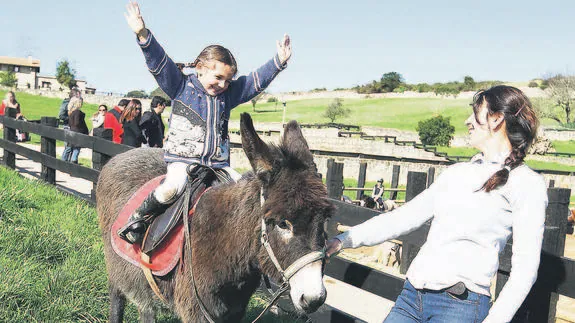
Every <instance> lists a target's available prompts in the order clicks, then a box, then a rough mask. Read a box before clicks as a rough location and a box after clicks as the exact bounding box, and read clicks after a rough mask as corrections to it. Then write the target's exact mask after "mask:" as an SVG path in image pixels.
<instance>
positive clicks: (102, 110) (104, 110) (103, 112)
mask: <svg viewBox="0 0 575 323" xmlns="http://www.w3.org/2000/svg"><path fill="white" fill-rule="evenodd" d="M98 113H99V114H105V113H106V108H105V107H104V106H100V107H99V108H98Z"/></svg>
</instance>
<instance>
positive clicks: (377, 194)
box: [371, 178, 383, 210]
mask: <svg viewBox="0 0 575 323" xmlns="http://www.w3.org/2000/svg"><path fill="white" fill-rule="evenodd" d="M382 196H383V178H380V179H378V180H377V184H375V186H374V187H373V190H372V191H371V198H372V199H373V200H374V201H375V203H377V208H378V209H380V210H381V208H382V207H383V197H382Z"/></svg>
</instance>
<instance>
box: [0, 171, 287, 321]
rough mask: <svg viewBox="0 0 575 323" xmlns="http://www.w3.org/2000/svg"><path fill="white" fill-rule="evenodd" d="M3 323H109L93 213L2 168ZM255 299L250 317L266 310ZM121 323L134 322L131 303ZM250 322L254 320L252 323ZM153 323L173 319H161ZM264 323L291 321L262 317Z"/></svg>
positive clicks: (0, 278)
mask: <svg viewBox="0 0 575 323" xmlns="http://www.w3.org/2000/svg"><path fill="white" fill-rule="evenodd" d="M0 250H2V252H1V253H0V302H1V303H2V306H0V322H107V317H108V310H109V300H108V291H107V278H106V267H105V264H104V255H103V246H102V241H101V238H100V234H99V228H98V224H97V219H96V211H95V209H94V208H93V207H91V206H89V205H88V204H86V203H84V202H81V201H78V200H77V199H75V198H73V197H71V196H68V195H65V194H62V193H60V192H58V191H57V190H56V189H54V188H53V187H50V186H47V185H45V184H42V183H39V182H36V181H30V180H27V179H24V178H22V177H20V176H19V175H17V174H16V173H15V172H12V171H9V170H7V169H5V168H3V167H0ZM262 304H263V301H262V297H261V296H260V295H255V296H254V297H253V298H252V300H251V303H250V311H249V313H248V316H249V318H246V320H245V321H246V322H247V321H248V319H250V318H254V316H255V315H257V314H258V313H259V310H261V309H263V307H262V306H263V305H262ZM125 318H126V319H125V321H126V322H136V321H137V318H138V313H137V310H136V308H135V306H133V305H129V306H128V307H127V308H126V313H125ZM250 321H251V320H250ZM158 322H178V321H177V320H176V319H175V318H174V317H173V316H171V315H169V314H162V315H160V316H159V317H158ZM264 322H269V323H271V322H293V319H291V318H288V317H285V316H284V317H281V318H278V317H276V316H274V315H271V314H267V316H266V318H265V319H264Z"/></svg>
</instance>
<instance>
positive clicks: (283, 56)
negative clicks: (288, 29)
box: [277, 34, 291, 65]
mask: <svg viewBox="0 0 575 323" xmlns="http://www.w3.org/2000/svg"><path fill="white" fill-rule="evenodd" d="M277 48H278V57H279V59H280V63H281V64H282V65H283V64H285V63H286V62H287V61H288V60H289V59H290V57H291V40H290V38H289V36H288V35H287V34H285V35H284V38H283V39H282V41H281V42H279V41H278V42H277Z"/></svg>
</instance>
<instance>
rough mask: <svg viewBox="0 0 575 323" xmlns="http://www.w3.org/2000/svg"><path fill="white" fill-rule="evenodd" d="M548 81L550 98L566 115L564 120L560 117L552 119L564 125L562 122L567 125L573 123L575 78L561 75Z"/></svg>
mask: <svg viewBox="0 0 575 323" xmlns="http://www.w3.org/2000/svg"><path fill="white" fill-rule="evenodd" d="M547 81H548V83H549V90H548V91H549V97H550V98H551V99H552V101H553V102H554V103H555V105H556V106H557V107H559V108H561V110H562V112H563V113H564V114H565V118H564V119H563V118H561V117H559V116H558V117H557V118H552V119H555V120H557V121H559V122H560V123H563V122H562V121H564V122H565V123H567V124H569V123H571V106H572V105H573V103H574V101H575V76H574V75H566V76H563V75H561V74H559V75H556V76H553V77H551V78H549V79H548V80H547Z"/></svg>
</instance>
